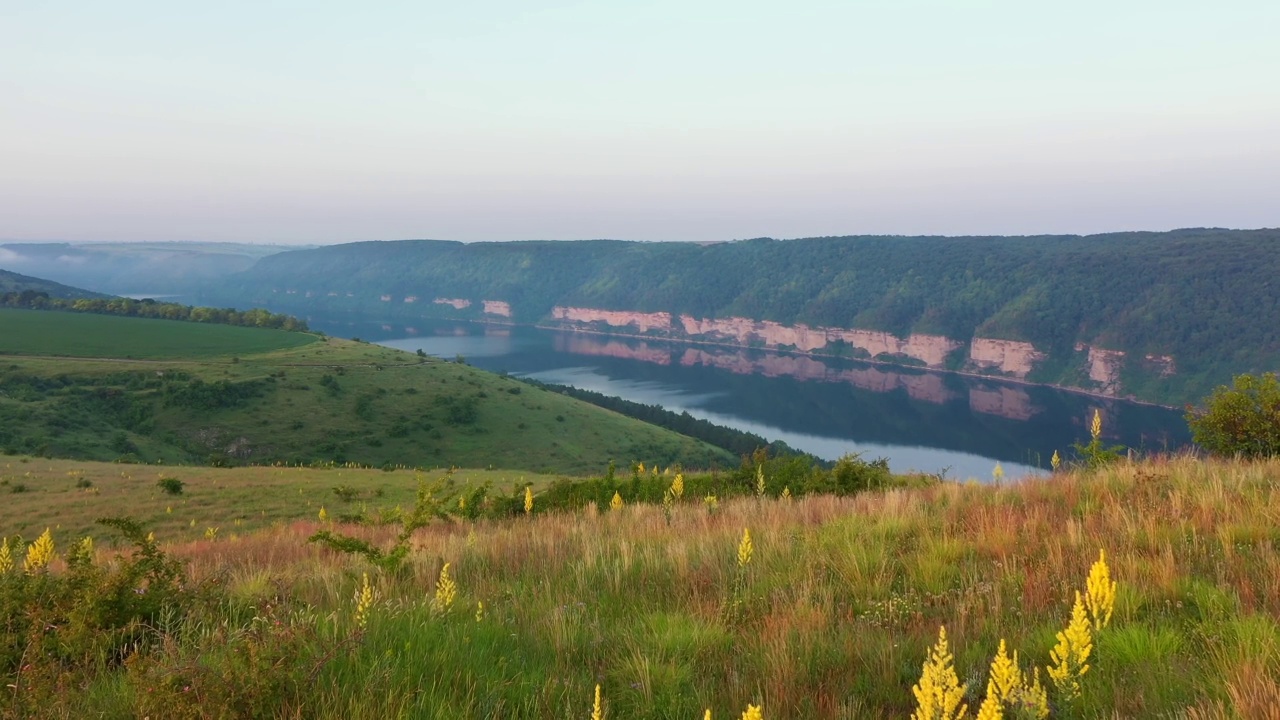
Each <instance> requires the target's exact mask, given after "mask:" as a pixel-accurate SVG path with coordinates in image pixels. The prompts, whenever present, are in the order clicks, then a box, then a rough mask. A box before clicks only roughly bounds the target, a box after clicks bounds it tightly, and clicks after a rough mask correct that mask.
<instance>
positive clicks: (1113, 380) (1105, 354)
mask: <svg viewBox="0 0 1280 720" xmlns="http://www.w3.org/2000/svg"><path fill="white" fill-rule="evenodd" d="M1123 366H1124V352H1123V351H1121V350H1104V349H1103V348H1096V347H1090V348H1089V379H1090V380H1092V381H1094V382H1096V383H1098V386H1099V389H1100V390H1101V392H1102V394H1104V395H1116V394H1119V392H1120V368H1121V367H1123Z"/></svg>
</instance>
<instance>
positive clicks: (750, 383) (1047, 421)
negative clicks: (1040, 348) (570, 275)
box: [307, 318, 1189, 481]
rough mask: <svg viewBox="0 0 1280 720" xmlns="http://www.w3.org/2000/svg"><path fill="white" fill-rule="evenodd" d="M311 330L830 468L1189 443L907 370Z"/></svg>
mask: <svg viewBox="0 0 1280 720" xmlns="http://www.w3.org/2000/svg"><path fill="white" fill-rule="evenodd" d="M307 322H308V324H309V325H310V326H311V327H312V329H315V330H322V331H324V332H326V333H328V334H330V335H334V336H337V337H359V338H361V339H364V340H368V341H371V342H376V343H379V344H382V345H386V346H388V347H394V348H398V349H401V350H408V351H410V352H415V351H417V350H422V351H424V352H426V353H427V354H430V355H435V356H438V357H442V358H446V359H450V360H454V359H457V358H458V357H462V358H463V359H465V361H466V362H467V363H469V364H470V365H473V366H475V367H478V368H481V369H484V370H489V371H492V372H501V373H509V374H511V375H514V376H519V377H528V378H532V379H535V380H540V381H543V382H549V383H560V384H565V385H573V386H575V387H578V388H583V389H587V390H594V391H597V392H601V393H605V394H607V395H615V396H619V397H623V398H626V399H628V400H634V401H636V402H641V403H645V404H650V405H652V404H657V405H661V406H663V407H665V408H667V409H669V410H674V411H676V412H688V413H689V414H690V415H693V416H694V417H699V418H704V419H706V420H710V421H711V422H714V423H718V424H721V425H727V426H730V427H735V428H739V429H742V430H747V431H750V432H753V433H756V434H758V435H762V436H764V437H766V438H768V439H770V440H783V441H785V442H786V443H788V444H789V445H791V446H792V447H795V448H798V449H800V450H805V451H807V452H811V453H813V454H814V455H817V456H819V457H822V458H826V459H829V460H834V459H836V458H838V457H840V456H841V455H844V454H845V453H850V452H857V453H862V454H863V457H864V458H868V459H874V458H878V457H884V458H886V459H888V461H889V466H890V468H892V469H893V470H894V471H898V472H906V471H912V470H915V471H922V472H928V473H944V474H946V475H947V476H949V477H952V478H958V479H966V478H976V479H979V480H984V481H985V480H991V479H992V476H993V473H994V471H995V467H996V464H997V463H999V464H1000V466H1001V469H1002V470H1003V472H1004V476H1005V477H1006V478H1007V479H1015V478H1017V477H1022V476H1026V475H1030V474H1038V473H1043V472H1045V470H1046V469H1047V468H1048V466H1049V459H1050V457H1051V456H1052V455H1053V452H1054V451H1055V450H1057V451H1058V452H1059V453H1060V454H1061V455H1062V456H1063V458H1070V457H1071V455H1072V451H1071V446H1072V444H1073V443H1075V442H1086V441H1087V440H1088V439H1089V433H1088V427H1089V420H1090V419H1091V418H1092V417H1093V413H1094V411H1095V410H1096V411H1098V412H1100V413H1101V415H1102V420H1103V441H1104V442H1106V443H1107V444H1111V445H1123V446H1125V447H1127V448H1132V449H1134V450H1140V451H1166V450H1176V449H1178V448H1181V447H1183V446H1185V445H1186V444H1187V443H1188V442H1189V433H1188V431H1187V427H1186V423H1185V422H1184V421H1183V419H1182V414H1181V413H1180V412H1179V411H1175V410H1170V409H1168V408H1162V407H1157V406H1152V405H1144V404H1140V403H1133V402H1126V401H1123V400H1115V399H1108V398H1099V397H1094V396H1090V395H1086V394H1083V393H1073V392H1067V391H1063V390H1058V389H1055V388H1049V387H1043V386H1036V385H1027V384H1022V383H1016V382H1009V381H1002V380H997V379H994V378H979V377H972V376H964V375H958V374H951V373H936V372H927V371H923V370H915V369H912V368H904V367H897V366H889V365H880V364H870V363H864V362H857V361H852V360H839V359H830V358H819V357H812V356H806V355H799V354H788V353H777V352H765V351H757V350H746V349H739V348H730V347H723V346H713V345H691V344H682V343H667V342H653V341H647V340H639V339H633V338H620V337H612V336H601V335H591V334H583V333H568V332H561V331H555V330H544V329H538V328H531V327H520V326H505V325H486V324H479V323H468V322H455V321H435V320H421V321H417V322H414V323H413V324H411V325H405V324H404V323H382V322H352V321H339V320H325V319H316V318H307Z"/></svg>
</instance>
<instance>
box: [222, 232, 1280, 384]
mask: <svg viewBox="0 0 1280 720" xmlns="http://www.w3.org/2000/svg"><path fill="white" fill-rule="evenodd" d="M1277 278H1280V230H1221V229H1187V230H1178V231H1173V232H1162V233H1148V232H1134V233H1112V234H1106V235H1091V236H1075V235H1064V236H1037V237H878V236H877V237H873V236H857V237H829V238H806V239H798V240H786V241H779V240H772V239H768V238H760V239H755V240H744V241H738V242H730V243H719V244H711V245H701V244H694V243H639V242H620V241H606V240H599V241H582V242H509V243H473V244H463V243H456V242H446V241H430V240H419V241H399V242H370V243H353V244H347V245H335V246H328V247H321V248H315V249H310V250H298V251H290V252H285V253H280V254H276V255H272V256H269V257H265V258H263V259H261V260H259V261H258V262H257V264H255V265H254V266H253V268H252V269H249V270H247V271H244V272H241V273H238V274H235V275H232V276H229V277H227V278H225V279H224V280H223V281H221V282H216V283H211V284H210V285H208V286H206V288H205V290H204V291H203V292H204V295H203V296H202V298H201V299H202V301H205V302H210V303H214V304H219V303H221V304H238V305H250V304H252V305H265V306H267V307H270V308H272V309H274V310H280V311H285V312H291V313H294V314H299V315H306V314H334V313H357V314H361V315H364V316H372V317H382V318H404V319H408V318H415V317H423V316H447V317H457V318H472V319H488V320H497V321H502V322H521V323H537V324H547V325H554V326H558V327H565V328H571V329H579V330H592V331H599V332H614V333H625V334H631V335H642V336H653V337H664V338H670V339H676V340H695V341H700V342H716V343H727V344H734V345H745V346H757V347H770V348H777V349H782V350H799V351H805V352H815V353H823V354H832V355H843V356H848V357H856V358H865V359H873V360H881V361H887V362H896V363H902V364H907V365H913V366H922V367H930V368H935V369H942V370H960V371H966V372H973V373H980V374H990V375H999V376H1003V377H1011V378H1018V379H1025V380H1028V381H1031V382H1042V383H1049V384H1056V385H1061V386H1066V387H1074V388H1080V389H1085V390H1089V391H1092V392H1099V393H1103V394H1107V395H1113V396H1134V397H1138V398H1141V399H1145V400H1151V401H1158V402H1166V403H1182V402H1190V401H1194V400H1196V399H1198V398H1200V397H1202V396H1203V395H1205V394H1207V393H1208V392H1209V391H1210V390H1211V389H1212V388H1213V387H1214V386H1215V385H1217V384H1220V383H1224V382H1228V381H1229V380H1230V378H1231V376H1232V375H1233V374H1237V373H1242V372H1259V371H1266V370H1275V369H1277V368H1280V291H1278V290H1277V282H1280V280H1277Z"/></svg>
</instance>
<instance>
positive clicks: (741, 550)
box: [738, 528, 755, 568]
mask: <svg viewBox="0 0 1280 720" xmlns="http://www.w3.org/2000/svg"><path fill="white" fill-rule="evenodd" d="M753 552H755V545H752V544H751V531H750V530H748V529H747V528H742V540H741V541H740V542H739V543H738V567H740V568H745V567H746V566H747V565H750V564H751V554H752V553H753Z"/></svg>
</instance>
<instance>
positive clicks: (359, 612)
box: [355, 573, 373, 630]
mask: <svg viewBox="0 0 1280 720" xmlns="http://www.w3.org/2000/svg"><path fill="white" fill-rule="evenodd" d="M372 608H373V588H372V587H371V586H370V585H369V573H364V574H363V575H362V578H361V581H360V589H359V590H358V591H356V612H355V619H356V627H358V628H360V629H361V630H363V629H364V626H365V625H367V624H368V622H369V610H371V609H372Z"/></svg>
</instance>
